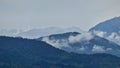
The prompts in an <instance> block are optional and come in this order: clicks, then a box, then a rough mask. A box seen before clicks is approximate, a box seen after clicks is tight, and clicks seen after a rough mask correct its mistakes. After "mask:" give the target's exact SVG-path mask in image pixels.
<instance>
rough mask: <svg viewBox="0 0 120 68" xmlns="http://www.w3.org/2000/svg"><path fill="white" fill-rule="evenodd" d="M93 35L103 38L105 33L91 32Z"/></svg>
mask: <svg viewBox="0 0 120 68" xmlns="http://www.w3.org/2000/svg"><path fill="white" fill-rule="evenodd" d="M93 33H94V34H96V35H97V36H99V37H105V35H106V33H107V32H103V31H93Z"/></svg>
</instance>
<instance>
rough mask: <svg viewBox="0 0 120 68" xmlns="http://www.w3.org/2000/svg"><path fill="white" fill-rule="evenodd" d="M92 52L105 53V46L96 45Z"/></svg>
mask: <svg viewBox="0 0 120 68" xmlns="http://www.w3.org/2000/svg"><path fill="white" fill-rule="evenodd" d="M92 51H93V52H104V51H105V50H104V47H103V46H99V45H94V46H93V49H92Z"/></svg>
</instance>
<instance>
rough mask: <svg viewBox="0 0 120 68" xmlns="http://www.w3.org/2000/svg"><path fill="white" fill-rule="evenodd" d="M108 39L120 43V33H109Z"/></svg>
mask: <svg viewBox="0 0 120 68" xmlns="http://www.w3.org/2000/svg"><path fill="white" fill-rule="evenodd" d="M107 39H108V40H110V41H113V42H115V43H117V44H119V45H120V35H118V34H117V33H111V35H109V36H108V37H107Z"/></svg>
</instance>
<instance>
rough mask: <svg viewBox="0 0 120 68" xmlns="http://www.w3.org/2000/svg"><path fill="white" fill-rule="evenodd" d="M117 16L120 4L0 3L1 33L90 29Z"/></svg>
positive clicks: (71, 0) (75, 0) (91, 0)
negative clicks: (35, 29) (53, 28)
mask: <svg viewBox="0 0 120 68" xmlns="http://www.w3.org/2000/svg"><path fill="white" fill-rule="evenodd" d="M119 15H120V0H0V29H27V28H41V27H42V28H43V27H51V26H56V27H63V28H67V27H73V26H74V27H79V28H81V29H82V30H88V29H89V28H90V27H92V26H94V25H96V24H98V23H100V22H102V21H104V20H107V19H110V18H113V17H115V16H119Z"/></svg>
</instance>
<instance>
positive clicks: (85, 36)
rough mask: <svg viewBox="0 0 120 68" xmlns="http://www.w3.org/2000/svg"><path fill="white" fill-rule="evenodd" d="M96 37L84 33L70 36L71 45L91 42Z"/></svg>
mask: <svg viewBox="0 0 120 68" xmlns="http://www.w3.org/2000/svg"><path fill="white" fill-rule="evenodd" d="M93 37H94V36H93V35H92V34H91V33H82V34H79V35H77V36H70V37H69V39H68V40H69V43H76V42H80V41H89V40H91V39H92V38H93Z"/></svg>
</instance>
